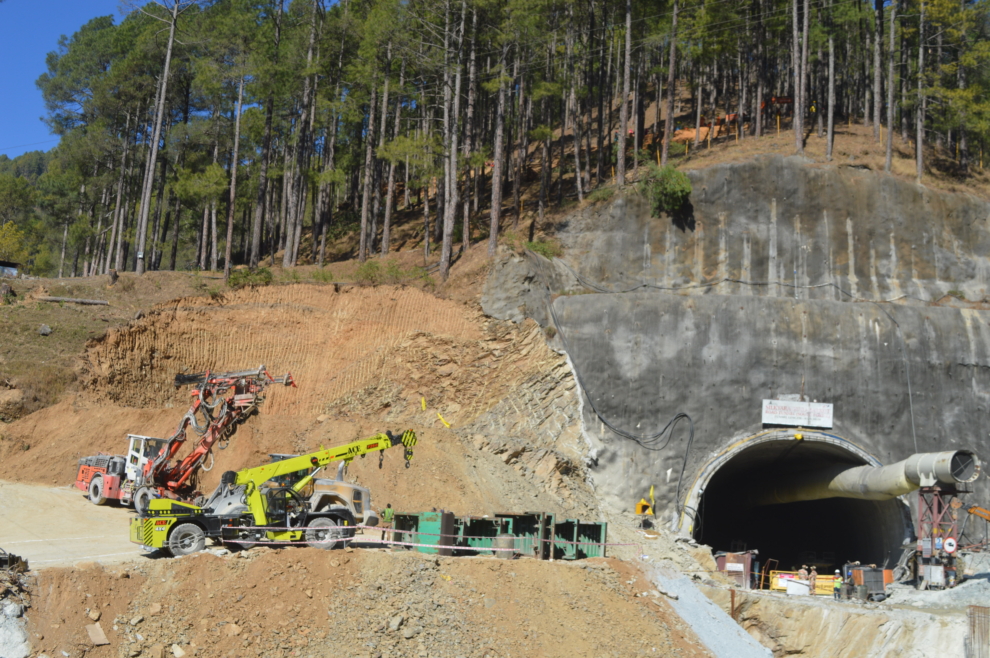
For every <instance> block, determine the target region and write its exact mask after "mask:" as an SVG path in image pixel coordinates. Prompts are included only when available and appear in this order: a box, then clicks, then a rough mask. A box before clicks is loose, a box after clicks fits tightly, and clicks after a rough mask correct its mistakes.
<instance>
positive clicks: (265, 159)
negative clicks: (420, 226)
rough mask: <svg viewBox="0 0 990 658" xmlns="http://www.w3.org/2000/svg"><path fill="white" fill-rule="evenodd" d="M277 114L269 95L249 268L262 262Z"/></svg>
mask: <svg viewBox="0 0 990 658" xmlns="http://www.w3.org/2000/svg"><path fill="white" fill-rule="evenodd" d="M283 4H284V0H278V2H277V4H276V7H277V8H276V11H275V42H274V45H275V56H274V63H275V64H276V65H277V64H278V54H279V52H278V51H279V45H280V43H281V41H282V5H283ZM274 112H275V94H274V93H269V94H268V101H267V102H266V103H265V131H264V133H263V136H262V138H261V167H260V170H259V172H258V194H257V195H256V196H255V201H254V218H253V220H252V222H251V257H250V258H249V260H248V267H250V268H252V269H253V268H255V267H258V262H259V261H260V260H261V222H262V219H263V218H264V216H265V201H266V200H267V198H268V194H267V193H268V165H269V162H270V161H271V150H272V117H273V115H274Z"/></svg>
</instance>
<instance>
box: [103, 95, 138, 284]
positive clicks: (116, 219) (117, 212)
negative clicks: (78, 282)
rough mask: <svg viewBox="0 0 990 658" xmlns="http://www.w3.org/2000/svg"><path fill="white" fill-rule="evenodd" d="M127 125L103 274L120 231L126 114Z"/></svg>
mask: <svg viewBox="0 0 990 658" xmlns="http://www.w3.org/2000/svg"><path fill="white" fill-rule="evenodd" d="M126 116H127V125H126V127H125V128H124V150H123V154H122V155H121V156H120V175H119V176H118V178H117V200H116V202H115V205H114V209H113V228H112V229H111V231H110V240H109V241H108V243H107V244H108V245H109V248H108V249H107V262H106V264H105V265H104V266H103V273H104V274H109V273H110V264H111V263H112V262H113V254H114V247H115V246H116V244H117V232H118V230H119V229H120V225H121V217H122V216H123V215H122V207H123V197H124V172H125V171H126V170H127V148H128V146H130V143H131V142H130V137H129V135H128V133H129V132H130V127H131V115H130V113H129V112H128V113H127V115H126Z"/></svg>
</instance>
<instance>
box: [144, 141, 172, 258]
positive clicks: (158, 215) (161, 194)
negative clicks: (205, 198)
mask: <svg viewBox="0 0 990 658" xmlns="http://www.w3.org/2000/svg"><path fill="white" fill-rule="evenodd" d="M167 173H168V158H164V159H162V173H161V178H160V179H159V181H158V195H157V203H156V204H155V224H154V226H152V231H151V265H150V266H149V267H148V269H151V270H154V269H157V267H156V265H155V263H156V261H157V258H158V230H159V227H160V226H161V222H162V206H164V205H165V204H166V203H167V202H166V200H165V176H166V174H167Z"/></svg>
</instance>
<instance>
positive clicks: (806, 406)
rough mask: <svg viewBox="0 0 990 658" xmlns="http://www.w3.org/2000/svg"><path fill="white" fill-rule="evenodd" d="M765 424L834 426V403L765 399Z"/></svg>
mask: <svg viewBox="0 0 990 658" xmlns="http://www.w3.org/2000/svg"><path fill="white" fill-rule="evenodd" d="M763 424H764V425H787V426H790V427H823V428H825V429H831V428H832V405H831V404H829V403H825V402H799V401H797V400H764V401H763Z"/></svg>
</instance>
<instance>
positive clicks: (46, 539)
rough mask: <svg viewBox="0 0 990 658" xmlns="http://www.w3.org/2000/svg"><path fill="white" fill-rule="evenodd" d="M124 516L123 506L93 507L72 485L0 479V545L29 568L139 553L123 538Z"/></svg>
mask: <svg viewBox="0 0 990 658" xmlns="http://www.w3.org/2000/svg"><path fill="white" fill-rule="evenodd" d="M128 518H129V514H128V510H126V509H121V508H120V507H117V506H114V505H110V504H107V505H105V506H103V507H97V506H96V505H93V504H92V503H90V502H89V501H88V500H86V498H84V497H83V494H82V492H81V491H79V490H78V489H75V488H73V487H45V486H39V485H32V484H18V483H13V482H3V481H0V548H3V549H4V550H7V551H9V552H11V553H16V554H17V555H20V556H21V557H24V558H27V560H28V561H29V562H30V564H31V568H32V569H43V568H45V567H51V566H69V565H73V564H76V563H79V562H101V563H109V562H120V561H125V560H132V559H134V558H136V557H139V556H141V555H142V554H143V553H142V551H141V549H140V548H138V546H137V544H132V543H131V542H130V541H129V540H128V533H127V528H128Z"/></svg>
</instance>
